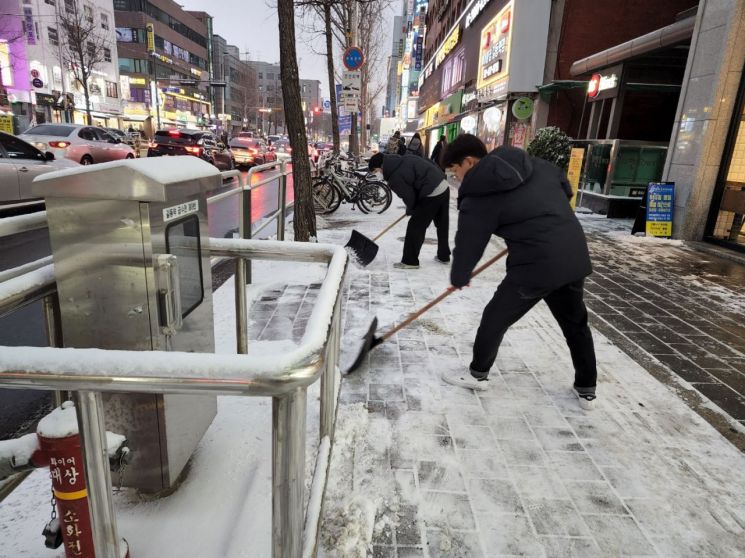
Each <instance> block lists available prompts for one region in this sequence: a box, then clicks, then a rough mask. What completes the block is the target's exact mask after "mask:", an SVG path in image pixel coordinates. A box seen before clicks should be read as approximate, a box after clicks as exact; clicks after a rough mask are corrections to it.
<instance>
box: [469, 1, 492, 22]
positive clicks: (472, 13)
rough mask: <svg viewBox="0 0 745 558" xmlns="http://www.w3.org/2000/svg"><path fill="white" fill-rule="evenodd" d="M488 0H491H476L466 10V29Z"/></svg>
mask: <svg viewBox="0 0 745 558" xmlns="http://www.w3.org/2000/svg"><path fill="white" fill-rule="evenodd" d="M489 2H491V0H478V1H477V2H476V3H475V4H474V5H473V6H472V7H471V9H470V10H468V13H467V14H466V29H468V28H469V27H471V24H472V23H473V22H474V21H475V20H476V18H477V17H479V16H480V15H481V12H483V11H484V8H486V6H487V5H488V4H489Z"/></svg>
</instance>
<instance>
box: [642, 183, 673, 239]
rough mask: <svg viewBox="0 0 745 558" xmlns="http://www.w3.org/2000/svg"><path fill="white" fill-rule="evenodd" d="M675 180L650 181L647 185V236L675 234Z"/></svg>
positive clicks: (669, 235) (668, 236) (667, 236)
mask: <svg viewBox="0 0 745 558" xmlns="http://www.w3.org/2000/svg"><path fill="white" fill-rule="evenodd" d="M674 206H675V183H674V182H650V183H649V186H648V187H647V236H659V237H664V238H671V237H672V236H673V208H674Z"/></svg>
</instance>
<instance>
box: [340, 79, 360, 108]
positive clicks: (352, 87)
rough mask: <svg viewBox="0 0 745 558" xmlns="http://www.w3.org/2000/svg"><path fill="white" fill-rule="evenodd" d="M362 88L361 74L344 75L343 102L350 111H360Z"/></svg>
mask: <svg viewBox="0 0 745 558" xmlns="http://www.w3.org/2000/svg"><path fill="white" fill-rule="evenodd" d="M360 88H361V75H360V72H344V73H343V74H342V87H341V101H342V105H344V107H345V108H346V109H347V110H348V111H351V112H355V111H357V110H359V108H358V107H359V100H360Z"/></svg>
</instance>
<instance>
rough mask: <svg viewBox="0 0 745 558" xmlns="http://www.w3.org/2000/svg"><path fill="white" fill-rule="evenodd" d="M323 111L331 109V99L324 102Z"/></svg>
mask: <svg viewBox="0 0 745 558" xmlns="http://www.w3.org/2000/svg"><path fill="white" fill-rule="evenodd" d="M323 109H324V110H329V109H331V101H330V100H329V99H324V100H323Z"/></svg>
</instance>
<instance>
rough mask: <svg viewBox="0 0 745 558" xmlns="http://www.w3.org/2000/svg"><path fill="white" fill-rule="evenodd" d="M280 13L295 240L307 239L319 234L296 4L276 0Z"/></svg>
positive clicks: (284, 101) (291, 1)
mask: <svg viewBox="0 0 745 558" xmlns="http://www.w3.org/2000/svg"><path fill="white" fill-rule="evenodd" d="M277 15H278V17H279V36H280V37H281V40H280V41H279V60H280V62H279V63H280V73H281V75H282V99H283V103H284V109H285V117H284V118H285V126H286V128H287V132H288V135H289V137H290V145H291V146H292V171H293V172H292V175H293V184H294V189H295V220H294V226H295V229H294V230H295V240H296V241H303V242H307V241H309V240H311V239H315V238H317V233H316V214H315V212H314V210H313V192H312V190H311V184H310V160H309V159H308V138H307V136H306V134H305V122H304V120H303V109H302V106H303V104H302V99H301V97H300V79H299V76H298V67H297V53H296V51H295V4H294V2H293V0H277Z"/></svg>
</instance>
